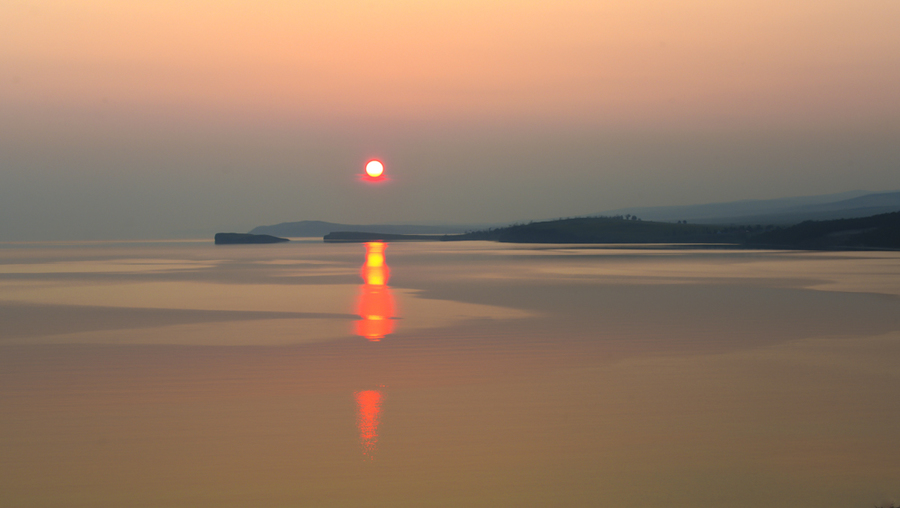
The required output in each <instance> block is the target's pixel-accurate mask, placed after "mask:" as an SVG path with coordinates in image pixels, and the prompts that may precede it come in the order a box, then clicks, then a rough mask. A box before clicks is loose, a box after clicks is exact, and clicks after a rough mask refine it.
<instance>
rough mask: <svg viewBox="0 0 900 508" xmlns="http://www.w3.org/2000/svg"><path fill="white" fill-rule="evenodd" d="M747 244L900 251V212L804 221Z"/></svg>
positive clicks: (760, 236) (798, 247)
mask: <svg viewBox="0 0 900 508" xmlns="http://www.w3.org/2000/svg"><path fill="white" fill-rule="evenodd" d="M747 244H748V245H751V246H762V247H780V248H791V249H828V250H831V249H873V248H876V249H900V212H893V213H884V214H880V215H873V216H871V217H863V218H853V219H837V220H828V221H806V222H801V223H800V224H797V225H795V226H791V227H788V228H783V229H776V230H771V231H767V232H764V233H761V234H759V235H755V236H752V237H751V238H749V239H748V242H747Z"/></svg>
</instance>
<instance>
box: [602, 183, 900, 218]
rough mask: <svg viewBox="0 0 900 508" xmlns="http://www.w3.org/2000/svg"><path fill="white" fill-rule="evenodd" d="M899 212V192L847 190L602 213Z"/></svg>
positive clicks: (828, 214)
mask: <svg viewBox="0 0 900 508" xmlns="http://www.w3.org/2000/svg"><path fill="white" fill-rule="evenodd" d="M896 211H900V191H893V192H878V193H875V192H868V191H850V192H842V193H839V194H826V195H820V196H801V197H793V198H780V199H764V200H763V199H760V200H744V201H733V202H726V203H709V204H702V205H686V206H654V207H632V208H621V209H618V210H610V211H606V212H602V213H601V215H625V214H631V215H637V216H638V217H640V218H642V219H644V220H653V221H662V222H672V221H679V220H687V221H688V222H691V223H696V224H779V225H787V224H797V223H799V222H803V221H806V220H832V219H852V218H858V217H868V216H871V215H877V214H882V213H890V212H896Z"/></svg>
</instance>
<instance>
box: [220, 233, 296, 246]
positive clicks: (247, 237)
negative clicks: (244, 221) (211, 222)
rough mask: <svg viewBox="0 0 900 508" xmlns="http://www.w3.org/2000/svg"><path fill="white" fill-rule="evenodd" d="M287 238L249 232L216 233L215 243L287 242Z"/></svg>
mask: <svg viewBox="0 0 900 508" xmlns="http://www.w3.org/2000/svg"><path fill="white" fill-rule="evenodd" d="M289 241H290V240H288V239H287V238H280V237H278V236H272V235H252V234H250V233H216V245H237V244H255V243H282V242H289Z"/></svg>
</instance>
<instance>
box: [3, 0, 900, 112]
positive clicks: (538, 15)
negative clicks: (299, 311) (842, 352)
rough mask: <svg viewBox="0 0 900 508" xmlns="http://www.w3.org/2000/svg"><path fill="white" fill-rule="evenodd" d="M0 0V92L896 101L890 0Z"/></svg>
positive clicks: (147, 103) (481, 104) (309, 106)
mask: <svg viewBox="0 0 900 508" xmlns="http://www.w3.org/2000/svg"><path fill="white" fill-rule="evenodd" d="M0 14H2V17H3V18H4V19H5V22H4V29H3V31H2V32H0V62H3V66H2V67H4V68H5V69H6V71H5V74H7V76H5V77H6V79H5V80H3V81H5V83H4V84H3V86H2V88H0V94H2V95H0V99H2V100H3V101H4V102H7V101H18V102H20V103H45V104H46V103H48V102H49V103H53V104H57V105H59V106H63V107H68V106H71V107H83V106H84V105H85V104H87V105H89V104H91V103H92V102H95V101H98V100H103V99H104V98H105V99H106V100H107V101H118V102H119V103H125V104H127V105H129V107H131V108H135V109H136V110H138V111H140V110H141V109H142V108H153V107H154V105H158V104H170V105H171V104H186V105H190V106H192V107H195V108H201V109H208V110H212V111H223V112H227V113H230V114H251V113H252V114H256V115H260V114H262V115H277V116H286V117H288V118H293V117H302V118H305V119H315V120H318V121H321V120H327V121H329V122H332V121H339V122H340V121H352V120H356V119H366V118H377V119H392V120H396V121H400V122H405V121H410V120H411V121H422V120H426V121H427V120H429V119H431V120H434V119H440V120H451V121H467V120H471V119H473V118H474V119H478V120H483V121H488V122H489V123H496V122H499V123H503V122H504V120H509V121H521V120H533V121H535V122H543V121H551V122H554V123H555V122H563V123H566V122H577V123H588V124H600V125H614V126H615V125H622V124H625V125H638V126H642V125H657V124H663V125H667V124H683V123H685V122H686V123H690V124H694V123H697V122H699V124H700V125H703V124H706V123H709V122H712V123H713V124H722V123H725V124H742V123H749V124H758V123H770V122H777V123H786V124H790V125H794V124H797V123H800V124H804V123H819V122H822V121H825V122H836V123H841V122H847V121H853V122H860V121H862V122H864V121H867V120H869V119H878V118H881V119H884V118H885V117H896V116H897V113H898V112H900V100H896V90H897V89H900V30H898V29H897V26H898V25H900V3H898V2H896V1H895V0H873V1H865V2H850V1H835V0H831V1H821V0H817V1H811V0H808V1H791V2H784V1H780V0H763V1H756V2H732V1H721V0H709V1H696V0H695V1H664V0H637V1H633V0H629V1H620V2H597V1H568V2H535V1H522V0H516V1H493V2H490V1H488V2H485V1H478V2H473V1H463V2H435V1H432V2H423V1H383V2H376V1H343V0H338V1H331V2H297V1H290V2H288V1H281V2H263V3H260V2H251V1H216V2H212V1H209V2H199V1H180V2H179V1H128V2H122V1H118V0H116V1H90V0H85V1H78V2H75V1H56V2H53V1H46V2H15V1H14V2H12V5H10V4H8V3H7V6H6V7H0ZM13 81H15V83H13Z"/></svg>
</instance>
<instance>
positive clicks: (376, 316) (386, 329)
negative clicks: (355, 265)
mask: <svg viewBox="0 0 900 508" xmlns="http://www.w3.org/2000/svg"><path fill="white" fill-rule="evenodd" d="M385 247H386V245H385V244H384V243H383V242H368V243H366V262H365V264H363V266H362V270H361V272H360V275H362V279H363V285H362V286H360V294H359V299H358V301H357V308H356V313H357V314H358V315H359V317H360V320H358V321H357V322H356V334H357V335H359V336H361V337H365V338H367V339H369V340H371V341H373V342H376V341H379V340H381V339H382V338H384V336H385V335H389V334H391V333H393V331H394V319H393V318H394V312H395V304H394V295H393V293H392V292H391V288H390V287H389V286H388V285H387V283H388V278H389V277H390V269H389V268H388V265H387V263H386V262H385V258H384V249H385Z"/></svg>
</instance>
